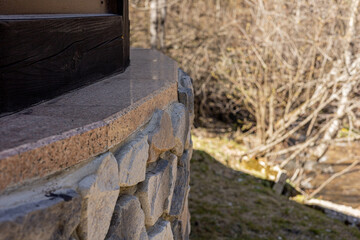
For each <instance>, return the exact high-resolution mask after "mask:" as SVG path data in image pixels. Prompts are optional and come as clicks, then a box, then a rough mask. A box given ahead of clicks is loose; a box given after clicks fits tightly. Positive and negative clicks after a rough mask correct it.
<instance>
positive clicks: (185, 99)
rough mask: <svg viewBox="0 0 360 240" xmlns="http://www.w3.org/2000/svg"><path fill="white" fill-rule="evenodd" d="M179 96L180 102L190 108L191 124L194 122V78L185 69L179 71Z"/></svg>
mask: <svg viewBox="0 0 360 240" xmlns="http://www.w3.org/2000/svg"><path fill="white" fill-rule="evenodd" d="M178 78H179V80H178V97H179V102H180V103H182V104H184V105H185V106H186V108H187V110H188V114H189V118H190V126H192V124H193V122H194V117H195V115H194V88H193V84H192V82H193V81H192V79H191V78H190V77H189V75H187V74H186V73H185V72H184V71H183V70H181V69H179V71H178Z"/></svg>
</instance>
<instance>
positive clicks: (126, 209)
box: [105, 195, 148, 240]
mask: <svg viewBox="0 0 360 240" xmlns="http://www.w3.org/2000/svg"><path fill="white" fill-rule="evenodd" d="M105 239H106V240H118V239H129V240H130V239H131V240H147V239H148V235H147V232H146V228H145V215H144V212H143V210H142V209H141V206H140V202H139V200H138V199H137V198H136V197H134V196H130V195H124V196H121V197H119V199H118V201H117V203H116V206H115V210H114V215H113V217H112V219H111V226H110V228H109V232H108V234H107V235H106V238H105Z"/></svg>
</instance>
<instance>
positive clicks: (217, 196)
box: [189, 136, 360, 240]
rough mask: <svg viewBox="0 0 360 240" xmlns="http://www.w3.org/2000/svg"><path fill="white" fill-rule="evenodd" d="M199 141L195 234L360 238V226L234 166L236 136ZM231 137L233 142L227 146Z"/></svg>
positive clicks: (193, 172)
mask: <svg viewBox="0 0 360 240" xmlns="http://www.w3.org/2000/svg"><path fill="white" fill-rule="evenodd" d="M193 141H194V153H193V158H192V162H191V193H190V198H189V200H190V201H189V207H190V212H191V227H192V228H191V239H192V240H196V239H208V240H210V239H336V240H338V239H347V240H348V239H360V231H359V230H358V229H357V228H355V227H350V226H346V225H345V224H344V223H342V222H340V221H338V220H334V219H331V218H328V217H327V216H325V215H324V214H323V213H322V212H320V211H318V210H315V209H312V208H309V207H306V206H304V205H301V204H299V203H296V202H294V201H291V200H289V199H288V198H287V197H285V196H278V195H276V194H275V193H274V192H273V190H272V189H271V186H270V185H271V184H270V183H269V181H266V180H262V179H260V178H256V177H254V176H251V175H248V174H245V173H243V172H240V171H237V170H234V169H232V168H230V166H231V164H230V162H231V161H229V159H226V157H227V155H226V151H228V150H229V149H230V150H231V148H235V147H239V146H235V145H234V143H233V142H231V141H230V142H224V141H226V140H223V139H220V138H207V137H204V136H202V137H199V136H193ZM225 143H226V145H227V146H230V148H229V149H228V150H226V149H225V151H224V149H221V146H224V145H225ZM231 146H232V147H231ZM219 148H220V149H219ZM226 148H228V147H226ZM206 149H207V150H206ZM219 150H221V151H219ZM214 157H215V158H214ZM228 163H229V164H228Z"/></svg>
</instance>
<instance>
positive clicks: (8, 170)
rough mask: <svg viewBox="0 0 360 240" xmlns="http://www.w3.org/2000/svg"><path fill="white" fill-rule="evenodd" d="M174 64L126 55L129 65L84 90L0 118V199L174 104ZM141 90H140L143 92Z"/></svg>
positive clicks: (135, 52)
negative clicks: (4, 192)
mask: <svg viewBox="0 0 360 240" xmlns="http://www.w3.org/2000/svg"><path fill="white" fill-rule="evenodd" d="M177 78H178V68H177V63H176V62H175V61H173V60H172V59H170V58H168V57H166V56H165V55H163V54H161V53H159V52H158V51H155V50H145V49H132V50H131V65H130V67H128V68H127V70H126V71H125V72H124V73H122V74H117V75H114V76H111V77H108V78H105V79H104V80H102V81H99V82H97V83H95V84H92V85H90V86H87V87H84V88H81V89H78V90H76V91H73V92H70V93H67V94H65V95H62V96H60V97H58V98H55V99H52V100H50V101H47V102H44V103H42V104H39V105H36V106H33V107H30V108H27V109H25V110H23V111H21V112H18V113H14V114H12V115H8V116H2V117H1V118H0V135H1V138H0V172H1V173H2V174H0V193H1V192H2V191H3V190H4V189H6V188H8V187H11V186H14V185H15V184H20V183H22V182H26V181H30V180H33V179H37V178H40V177H44V176H47V175H49V174H52V173H55V172H57V171H60V170H62V169H65V168H67V167H70V166H73V165H75V164H78V163H80V162H82V161H84V160H86V159H89V158H90V157H93V156H96V155H98V154H100V153H102V152H105V151H106V150H107V149H109V148H111V147H113V146H115V145H117V144H119V143H120V142H122V141H124V140H125V139H126V138H127V137H128V136H129V135H130V134H132V133H133V132H134V131H135V130H136V129H137V128H138V127H139V126H142V125H144V124H145V123H146V122H148V121H149V120H150V118H151V116H152V115H153V112H154V111H155V109H163V108H164V107H165V106H167V105H168V104H169V103H171V102H175V101H177V99H178V94H177ZM144 86H146V87H144Z"/></svg>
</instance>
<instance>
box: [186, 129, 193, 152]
mask: <svg viewBox="0 0 360 240" xmlns="http://www.w3.org/2000/svg"><path fill="white" fill-rule="evenodd" d="M192 146H193V142H192V138H191V129H190V128H189V131H188V132H187V137H186V141H185V150H187V149H189V148H192Z"/></svg>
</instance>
